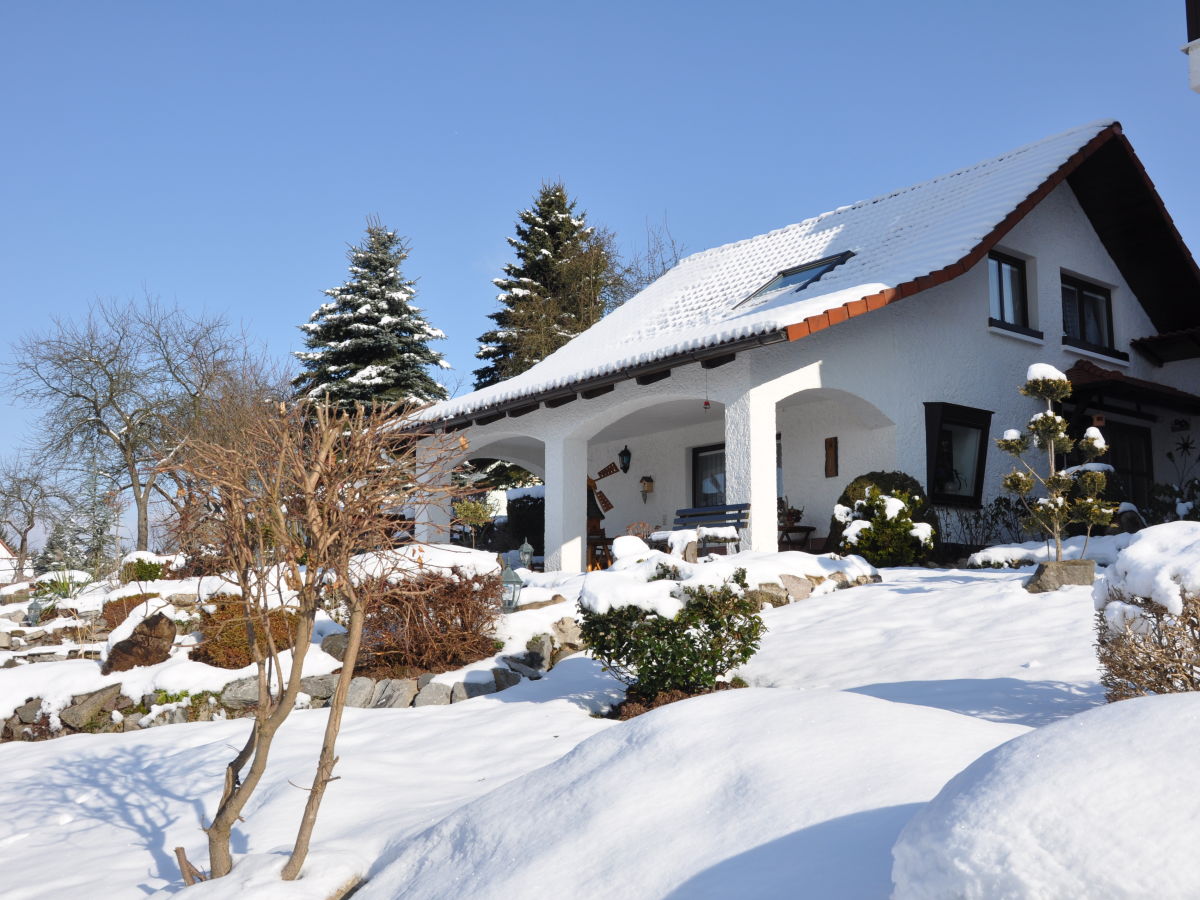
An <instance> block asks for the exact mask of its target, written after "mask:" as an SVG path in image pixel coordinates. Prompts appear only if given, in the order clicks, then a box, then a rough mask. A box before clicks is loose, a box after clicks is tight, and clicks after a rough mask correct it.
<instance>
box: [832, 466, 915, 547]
mask: <svg viewBox="0 0 1200 900" xmlns="http://www.w3.org/2000/svg"><path fill="white" fill-rule="evenodd" d="M919 499H920V498H917V500H916V501H914V499H913V498H912V497H911V496H910V495H909V494H907V493H905V492H904V491H896V493H895V494H884V493H882V492H881V491H880V490H879V488H877V487H874V486H872V487H871V488H870V489H869V490H868V491H867V496H866V497H865V498H864V499H862V500H856V501H854V507H853V508H851V507H848V506H842V505H841V504H839V505H837V506H835V507H834V508H833V515H834V518H836V519H837V520H838V521H839V522H841V524H842V526H843V531H842V542H841V544H840V545H839V548H838V549H839V550H841V552H843V553H856V554H858V555H859V556H861V557H863V559H865V560H866V561H867V562H869V563H870V564H871V565H873V566H912V565H916V564H918V563H921V562H924V561H925V558H926V557H927V556H928V555H929V552H930V551H931V550H932V549H933V527H932V526H931V525H929V524H928V523H926V522H914V521H913V516H912V509H913V507H914V506H918V505H919Z"/></svg>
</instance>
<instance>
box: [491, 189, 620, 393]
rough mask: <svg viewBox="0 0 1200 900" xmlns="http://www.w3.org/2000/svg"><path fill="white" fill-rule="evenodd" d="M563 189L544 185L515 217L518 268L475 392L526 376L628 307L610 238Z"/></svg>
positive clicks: (507, 276)
mask: <svg viewBox="0 0 1200 900" xmlns="http://www.w3.org/2000/svg"><path fill="white" fill-rule="evenodd" d="M586 219H587V216H586V214H585V213H579V214H576V212H575V201H574V200H572V199H571V198H570V197H568V195H567V191H566V188H565V187H564V186H563V185H562V183H561V182H554V183H548V184H543V185H542V187H541V189H540V190H539V191H538V194H537V196H536V197H535V198H534V202H533V207H532V208H531V209H526V210H522V211H521V213H520V214H519V215H518V219H517V225H516V231H517V234H516V237H510V238H509V239H508V243H509V244H510V245H511V246H512V248H513V250H514V251H516V256H517V258H516V261H515V262H511V263H508V264H506V265H505V266H504V277H503V278H496V279H494V280H493V284H495V285H496V287H498V288H499V289H500V294H499V295H498V296H497V298H496V299H497V300H499V301H500V309H499V310H497V311H496V312H494V313H491V314H490V315H489V316H488V318H490V319H491V320H492V322H493V323H495V324H494V327H493V328H492V329H491V330H489V331H487V332H486V333H484V334H483V335H481V336H480V338H479V350H478V352H477V353H476V354H475V356H476V358H477V359H480V360H482V361H483V362H484V363H485V365H484V366H482V367H480V368H478V369H476V370H475V373H474V374H475V387H476V388H477V389H478V388H481V387H487V386H488V385H491V384H496V383H497V382H499V381H503V380H504V379H505V378H511V377H512V376H513V375H517V374H519V373H520V372H524V371H525V370H526V369H528V368H529V367H530V366H532V365H533V364H534V363H536V362H538V361H539V360H541V359H544V358H545V357H546V356H548V355H549V354H551V353H553V352H554V351H555V350H557V349H558V348H559V347H561V346H562V345H563V344H565V343H567V341H569V340H570V339H571V338H572V337H574V336H575V335H577V334H579V333H580V332H582V331H584V330H585V329H587V328H590V327H591V326H592V325H594V324H595V323H596V322H597V321H599V319H600V317H601V316H603V315H604V313H605V312H606V311H607V309H608V308H609V307H610V306H611V305H613V304H614V303H615V302H618V301H619V299H624V298H623V296H621V292H622V288H623V283H622V280H621V273H620V271H619V265H618V261H617V259H616V254H615V251H614V249H613V246H614V239H613V236H612V234H611V233H609V232H606V231H604V230H599V231H598V230H596V229H594V228H591V227H589V226H588V224H587V221H586Z"/></svg>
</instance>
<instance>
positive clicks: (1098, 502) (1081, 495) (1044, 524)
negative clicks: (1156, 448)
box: [996, 363, 1113, 562]
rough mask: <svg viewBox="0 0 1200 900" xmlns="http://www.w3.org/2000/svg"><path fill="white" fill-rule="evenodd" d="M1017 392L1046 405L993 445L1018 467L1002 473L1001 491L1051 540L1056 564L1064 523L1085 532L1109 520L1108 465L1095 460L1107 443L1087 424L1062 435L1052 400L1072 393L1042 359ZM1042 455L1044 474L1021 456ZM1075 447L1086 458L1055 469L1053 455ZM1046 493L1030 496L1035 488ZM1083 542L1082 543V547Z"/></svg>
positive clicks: (1029, 524) (1029, 523)
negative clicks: (1081, 431) (1075, 432)
mask: <svg viewBox="0 0 1200 900" xmlns="http://www.w3.org/2000/svg"><path fill="white" fill-rule="evenodd" d="M1025 378H1026V381H1025V384H1024V385H1023V386H1022V387H1021V389H1020V390H1021V393H1022V394H1024V395H1025V396H1027V397H1033V398H1034V399H1036V400H1041V401H1043V402H1044V403H1045V404H1046V408H1045V410H1044V411H1038V412H1036V413H1034V415H1033V417H1032V418H1030V420H1029V423H1028V424H1027V425H1026V426H1025V430H1024V431H1018V430H1017V429H1015V428H1010V429H1008V430H1007V431H1005V432H1004V436H1003V437H1001V438H999V439H998V440H997V441H996V446H997V447H999V448H1000V449H1001V450H1003V451H1004V452H1005V453H1007V454H1009V455H1010V456H1012V457H1013V458H1014V459H1015V460H1016V461H1017V467H1016V468H1014V469H1013V470H1012V471H1011V472H1009V473H1008V474H1007V475H1005V476H1004V480H1003V481H1002V482H1001V483H1002V484H1003V485H1004V489H1005V490H1006V491H1008V492H1009V493H1010V494H1013V495H1014V496H1016V497H1017V498H1018V499H1019V500H1020V502H1021V503H1022V505H1023V506H1024V507H1025V510H1026V512H1027V514H1028V516H1027V518H1026V528H1027V530H1029V531H1033V532H1041V533H1044V534H1047V535H1049V536H1050V537H1052V538H1053V539H1054V558H1055V560H1056V561H1059V562H1061V561H1062V558H1063V552H1062V544H1063V537H1064V536H1065V535H1066V532H1067V526H1068V525H1069V524H1076V525H1081V526H1083V528H1084V529H1085V531H1086V533H1087V535H1088V536H1091V533H1092V529H1093V528H1098V527H1099V528H1103V527H1106V526H1108V525H1109V524H1110V523H1111V522H1112V515H1113V510H1112V508H1111V507H1110V506H1109V505H1108V504H1107V503H1106V502H1105V500H1104V492H1105V489H1106V487H1107V483H1108V479H1107V477H1106V476H1105V474H1104V473H1105V471H1107V470H1109V469H1111V467H1110V466H1108V465H1105V464H1103V463H1095V462H1094V460H1095V459H1096V458H1097V457H1099V456H1101V455H1102V454H1103V453H1104V452H1105V451H1106V450H1107V449H1108V446H1107V445H1106V444H1105V442H1104V437H1103V436H1102V435H1101V434H1100V431H1099V429H1097V428H1088V429H1087V431H1086V432H1084V436H1083V437H1082V438H1080V439H1079V440H1078V441H1076V440H1074V439H1073V438H1072V437H1070V436H1069V435H1068V434H1067V420H1066V419H1064V418H1063V417H1062V416H1060V415H1058V413H1056V412H1055V411H1054V404H1055V403H1060V402H1062V401H1063V400H1064V399H1066V398H1067V397H1069V396H1071V391H1072V388H1071V382H1070V380H1069V379H1068V378H1067V376H1066V375H1064V374H1063V373H1062V372H1060V371H1058V370H1057V369H1055V368H1054V367H1053V366H1049V365H1046V364H1045V363H1035V364H1034V365H1032V366H1030V367H1029V371H1028V372H1027V373H1026V376H1025ZM1031 449H1036V450H1040V451H1042V453H1044V454H1045V457H1046V474H1044V475H1043V474H1042V473H1041V472H1040V471H1039V469H1038V467H1036V466H1034V465H1033V464H1032V463H1030V462H1028V461H1027V460H1026V459H1025V455H1026V454H1027V453H1028V452H1029V451H1030V450H1031ZM1072 450H1075V451H1077V452H1078V453H1079V455H1080V456H1082V457H1083V458H1084V460H1085V462H1084V463H1083V464H1082V465H1078V466H1071V467H1069V468H1066V469H1061V470H1060V469H1059V468H1058V458H1059V457H1060V456H1065V455H1066V454H1068V453H1070V452H1071V451H1072ZM1038 489H1040V492H1041V493H1043V494H1044V495H1045V496H1043V497H1034V496H1033V494H1034V492H1035V491H1036V490H1038ZM1086 547H1087V543H1086V541H1085V543H1084V548H1085V549H1086Z"/></svg>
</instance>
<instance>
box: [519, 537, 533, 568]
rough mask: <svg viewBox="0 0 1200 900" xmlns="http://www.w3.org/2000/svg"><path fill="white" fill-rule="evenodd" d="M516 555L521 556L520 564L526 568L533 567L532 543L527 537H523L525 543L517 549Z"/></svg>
mask: <svg viewBox="0 0 1200 900" xmlns="http://www.w3.org/2000/svg"><path fill="white" fill-rule="evenodd" d="M517 555H518V556H520V557H521V565H523V566H524V567H525V568H526V569H531V568H533V545H532V544H530V543H529V538H525V543H523V544H522V545H521V546H520V547H519V548H518V549H517Z"/></svg>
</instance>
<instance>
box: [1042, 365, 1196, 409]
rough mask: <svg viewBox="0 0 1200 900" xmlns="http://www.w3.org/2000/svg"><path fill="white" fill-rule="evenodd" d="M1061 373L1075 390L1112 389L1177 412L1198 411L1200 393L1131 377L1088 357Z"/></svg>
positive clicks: (1120, 393) (1124, 395) (1125, 395)
mask: <svg viewBox="0 0 1200 900" xmlns="http://www.w3.org/2000/svg"><path fill="white" fill-rule="evenodd" d="M1064 374H1065V375H1066V376H1067V378H1068V380H1069V381H1070V382H1071V385H1072V386H1073V387H1074V388H1076V390H1077V391H1078V389H1079V388H1094V389H1100V390H1103V389H1105V388H1108V389H1110V390H1113V389H1115V390H1117V391H1118V392H1119V393H1118V394H1116V395H1115V396H1122V397H1126V398H1128V399H1133V400H1142V401H1143V402H1145V403H1149V404H1151V405H1153V406H1162V407H1165V408H1167V409H1174V410H1178V411H1180V412H1188V413H1200V397H1198V396H1196V395H1195V394H1189V393H1188V392H1187V391H1181V390H1180V389H1179V388H1175V387H1171V386H1170V385H1169V384H1159V383H1158V382H1156V381H1145V380H1144V379H1141V378H1134V377H1132V376H1130V375H1126V374H1125V373H1124V372H1119V371H1117V370H1116V369H1103V368H1101V367H1100V366H1098V365H1096V364H1095V363H1094V362H1092V361H1091V360H1087V359H1081V360H1079V361H1078V362H1076V363H1075V364H1074V365H1073V366H1071V368H1069V369H1067V371H1066V372H1065V373H1064ZM1085 393H1086V392H1085Z"/></svg>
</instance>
